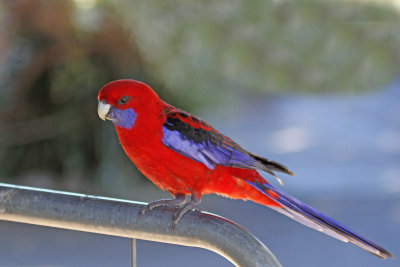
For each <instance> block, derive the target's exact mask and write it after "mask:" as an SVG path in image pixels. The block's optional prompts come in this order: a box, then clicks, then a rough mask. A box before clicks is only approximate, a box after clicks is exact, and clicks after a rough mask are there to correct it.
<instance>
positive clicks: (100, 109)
mask: <svg viewBox="0 0 400 267" xmlns="http://www.w3.org/2000/svg"><path fill="white" fill-rule="evenodd" d="M110 108H111V105H110V104H107V103H106V102H105V101H103V100H101V101H99V103H98V105H97V114H99V117H100V119H102V120H103V121H104V120H106V118H107V115H108V113H109V112H110Z"/></svg>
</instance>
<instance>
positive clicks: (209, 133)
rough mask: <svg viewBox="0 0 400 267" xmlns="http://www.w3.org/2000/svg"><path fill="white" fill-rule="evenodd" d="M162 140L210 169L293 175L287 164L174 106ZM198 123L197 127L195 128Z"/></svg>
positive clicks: (167, 119)
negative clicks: (260, 153) (257, 152)
mask: <svg viewBox="0 0 400 267" xmlns="http://www.w3.org/2000/svg"><path fill="white" fill-rule="evenodd" d="M166 115H167V116H166V121H165V123H164V124H163V127H162V130H163V134H164V137H163V139H162V142H163V144H164V145H165V146H167V147H169V148H170V149H172V150H174V151H176V152H178V153H180V154H182V155H184V156H186V157H189V158H191V159H193V160H195V161H198V162H201V163H203V164H204V165H206V166H207V167H208V168H210V169H214V168H215V166H216V165H222V166H229V167H237V168H247V169H261V170H264V171H266V172H268V173H271V174H273V171H280V172H284V173H287V174H292V172H290V171H289V170H288V169H287V168H286V167H285V166H283V165H281V164H279V163H277V162H274V161H270V160H267V159H265V158H262V157H259V156H256V155H254V154H252V153H250V152H248V151H246V150H244V149H243V148H242V147H241V146H239V145H238V144H237V143H235V142H234V141H232V140H231V139H230V138H228V137H226V136H224V135H222V134H221V133H219V132H218V131H216V130H215V129H214V128H212V127H211V126H210V125H208V124H207V123H205V122H204V121H202V120H200V119H199V118H197V117H195V116H193V115H190V114H188V113H186V112H184V111H181V110H177V109H175V110H174V111H173V112H168V113H167V114H166ZM196 126H197V127H196Z"/></svg>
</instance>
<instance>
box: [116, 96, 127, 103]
mask: <svg viewBox="0 0 400 267" xmlns="http://www.w3.org/2000/svg"><path fill="white" fill-rule="evenodd" d="M128 100H129V96H123V97H121V98H120V99H119V100H118V102H117V103H118V104H126V103H127V102H128Z"/></svg>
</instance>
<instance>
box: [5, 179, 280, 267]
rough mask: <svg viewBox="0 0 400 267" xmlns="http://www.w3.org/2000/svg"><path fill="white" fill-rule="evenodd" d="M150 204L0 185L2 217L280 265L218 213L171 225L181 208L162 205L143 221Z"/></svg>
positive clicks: (190, 216)
mask: <svg viewBox="0 0 400 267" xmlns="http://www.w3.org/2000/svg"><path fill="white" fill-rule="evenodd" d="M143 205H145V203H140V202H134V201H127V200H119V199H112V198H105V197H97V196H90V195H84V194H75V193H68V192H61V191H53V190H46V189H38V188H32V187H25V186H16V185H10V184H2V183H0V219H1V220H7V221H14V222H22V223H30V224H36V225H43V226H50V227H58V228H64V229H71V230H79V231H85V232H92V233H99V234H106V235H114V236H121V237H128V238H136V239H143V240H150V241H156V242H164V243H172V244H177V245H184V246H192V247H200V248H205V249H208V250H212V251H214V252H216V253H218V254H220V255H222V256H223V257H225V258H226V259H228V260H229V261H231V262H232V263H233V264H235V265H236V266H246V267H252V266H281V265H280V263H279V261H278V260H277V259H276V258H275V257H274V255H273V254H272V253H271V252H270V251H269V249H268V248H267V247H266V246H265V245H264V244H263V243H261V242H260V241H259V240H258V239H257V238H256V237H254V236H253V235H252V234H250V233H249V232H248V231H247V230H245V229H244V228H242V227H241V226H239V225H237V224H235V223H233V222H231V221H229V220H227V219H225V218H222V217H219V216H217V215H213V214H210V213H206V212H190V213H188V214H186V215H185V216H184V217H183V218H182V220H181V221H180V222H179V224H178V225H177V227H176V228H175V229H174V230H173V229H171V218H172V216H173V214H174V213H175V212H176V211H177V209H176V208H172V207H171V208H170V207H165V208H157V209H155V210H153V211H151V212H149V213H147V214H146V216H144V217H143V219H142V220H139V216H138V213H139V211H140V209H141V208H142V207H143Z"/></svg>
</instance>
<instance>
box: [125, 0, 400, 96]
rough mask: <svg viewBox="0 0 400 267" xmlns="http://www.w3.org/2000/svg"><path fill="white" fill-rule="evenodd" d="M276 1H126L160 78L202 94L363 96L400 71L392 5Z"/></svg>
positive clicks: (130, 23) (129, 19) (129, 21)
mask: <svg viewBox="0 0 400 267" xmlns="http://www.w3.org/2000/svg"><path fill="white" fill-rule="evenodd" d="M275 2H276V3H275V4H273V2H271V1H263V0H260V1H250V2H249V1H240V0H237V1H232V0H222V1H139V2H135V1H133V2H132V1H120V3H121V4H122V5H124V7H125V8H123V9H121V11H122V12H123V13H122V14H123V17H124V19H125V21H126V26H127V28H129V29H132V30H133V33H134V34H133V36H134V38H135V40H136V42H137V43H138V46H139V48H140V51H141V54H142V56H143V58H144V61H145V62H146V64H145V68H146V69H147V70H148V71H149V74H150V75H151V77H152V78H156V79H160V80H161V81H162V83H163V84H165V85H166V86H167V87H168V88H171V89H173V90H176V89H179V90H182V91H185V90H186V91H188V88H195V89H197V93H195V94H196V96H197V99H200V100H205V99H209V98H214V95H215V93H216V92H218V91H222V94H228V93H229V92H230V91H232V90H233V91H235V90H240V91H246V92H247V91H249V90H250V91H252V90H253V91H260V92H262V91H305V92H318V93H320V92H332V91H352V92H363V91H369V90H373V89H376V88H380V87H381V86H382V85H384V84H386V83H387V82H388V81H390V80H391V79H392V78H393V76H394V75H395V74H397V72H398V70H399V61H400V54H399V48H400V29H399V27H398V24H397V23H385V22H396V21H398V16H399V14H398V13H397V12H398V11H397V12H396V10H395V9H393V8H392V7H390V6H379V5H376V4H373V3H369V4H368V3H360V2H350V1H347V2H345V1H341V2H339V3H338V1H275ZM374 22H379V23H374ZM382 22H383V23H382ZM205 92H206V93H205Z"/></svg>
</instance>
